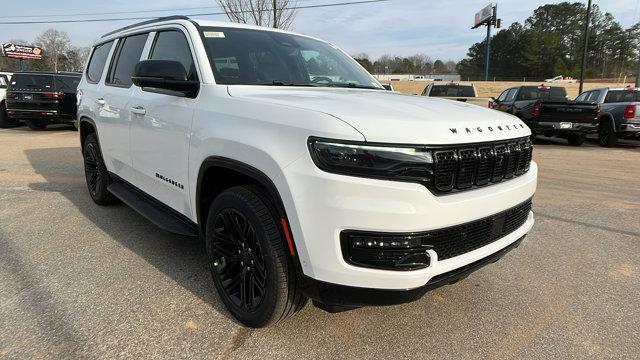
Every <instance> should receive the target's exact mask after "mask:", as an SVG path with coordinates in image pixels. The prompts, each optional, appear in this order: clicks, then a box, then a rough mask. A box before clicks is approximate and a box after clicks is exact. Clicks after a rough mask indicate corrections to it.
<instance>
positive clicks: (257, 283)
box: [205, 186, 307, 328]
mask: <svg viewBox="0 0 640 360" xmlns="http://www.w3.org/2000/svg"><path fill="white" fill-rule="evenodd" d="M280 224H281V221H280V218H279V216H278V214H277V212H276V211H275V208H274V207H273V205H272V204H271V201H270V200H269V198H268V197H266V196H265V195H264V194H263V193H262V191H261V189H260V188H258V187H255V186H240V187H233V188H230V189H228V190H225V191H224V192H222V193H221V194H220V195H219V196H218V197H217V198H216V199H215V200H214V201H213V203H212V204H211V207H210V209H209V214H208V216H207V226H206V233H205V243H206V248H207V256H208V259H209V265H210V268H211V274H212V277H213V282H214V284H215V286H216V289H217V290H218V294H219V295H220V298H221V299H222V302H223V303H224V304H225V306H226V307H227V309H228V310H229V312H230V313H231V314H232V315H233V316H234V317H235V318H236V319H237V320H238V321H240V322H241V323H243V324H244V325H246V326H249V327H255V328H258V327H263V326H267V325H269V324H273V323H276V322H278V321H281V320H284V319H285V318H287V317H289V316H291V315H293V314H294V313H296V312H297V311H298V310H300V309H302V307H303V306H304V304H305V303H306V301H307V298H306V297H305V296H304V295H303V294H302V292H301V291H300V289H299V288H298V286H297V284H296V274H295V270H294V265H293V263H292V261H291V260H290V258H289V257H288V255H287V252H286V250H285V239H284V237H283V234H282V232H281V231H280Z"/></svg>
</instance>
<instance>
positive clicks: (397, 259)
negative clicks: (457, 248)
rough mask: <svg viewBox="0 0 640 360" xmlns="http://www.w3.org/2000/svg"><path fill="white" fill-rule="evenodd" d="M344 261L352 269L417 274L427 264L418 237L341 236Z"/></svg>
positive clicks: (425, 248) (343, 234) (358, 234)
mask: <svg viewBox="0 0 640 360" xmlns="http://www.w3.org/2000/svg"><path fill="white" fill-rule="evenodd" d="M341 242H342V254H343V256H344V259H345V260H346V261H347V262H349V263H351V264H353V265H356V266H361V267H368V268H376V269H386V270H417V269H424V268H426V267H428V266H429V264H430V261H431V259H430V256H429V253H428V252H427V250H428V249H430V248H431V247H430V246H426V245H422V237H421V236H411V235H403V236H395V235H387V234H375V233H361V232H348V231H345V232H342V234H341Z"/></svg>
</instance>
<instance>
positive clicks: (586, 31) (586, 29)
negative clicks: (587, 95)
mask: <svg viewBox="0 0 640 360" xmlns="http://www.w3.org/2000/svg"><path fill="white" fill-rule="evenodd" d="M590 22H591V0H589V4H588V5H587V19H586V21H585V24H584V38H583V44H582V64H580V89H579V90H578V94H582V88H583V86H584V69H585V67H586V66H587V49H588V48H589V23H590ZM636 81H637V79H636Z"/></svg>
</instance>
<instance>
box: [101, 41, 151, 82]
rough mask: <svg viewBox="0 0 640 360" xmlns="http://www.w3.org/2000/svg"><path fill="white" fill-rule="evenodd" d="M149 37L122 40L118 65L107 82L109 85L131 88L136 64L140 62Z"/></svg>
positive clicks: (114, 67)
mask: <svg viewBox="0 0 640 360" xmlns="http://www.w3.org/2000/svg"><path fill="white" fill-rule="evenodd" d="M147 36H148V34H140V35H134V36H129V37H127V38H124V39H122V42H121V44H122V45H120V46H119V50H118V55H117V56H118V57H117V60H116V63H115V65H114V66H113V69H112V70H111V75H110V78H109V79H108V81H107V82H108V83H109V84H114V85H119V86H131V84H133V82H132V81H131V75H132V74H133V69H134V68H135V66H136V64H137V63H138V62H139V61H140V56H141V55H142V50H143V49H144V44H145V42H146V41H147Z"/></svg>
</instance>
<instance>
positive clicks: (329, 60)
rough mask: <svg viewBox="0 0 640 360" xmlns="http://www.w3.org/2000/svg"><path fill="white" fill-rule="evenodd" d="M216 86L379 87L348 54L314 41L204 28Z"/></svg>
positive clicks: (259, 32) (280, 34)
mask: <svg viewBox="0 0 640 360" xmlns="http://www.w3.org/2000/svg"><path fill="white" fill-rule="evenodd" d="M203 36H204V41H205V44H206V46H207V48H208V53H209V57H210V58H209V60H210V62H211V65H212V66H213V72H214V74H215V77H216V82H217V83H218V84H228V85H233V84H243V85H272V86H327V87H355V88H370V89H380V90H384V88H382V87H381V86H380V85H379V84H378V82H377V81H376V80H375V79H374V78H373V77H372V76H371V75H370V74H369V73H368V72H367V71H366V70H364V69H363V68H362V67H360V65H358V63H357V62H356V61H355V60H353V59H352V58H351V57H349V56H348V55H346V54H345V53H343V52H342V51H340V50H338V49H337V48H335V47H333V46H331V45H329V44H327V43H325V42H322V41H318V40H313V39H310V38H307V37H304V36H296V35H291V34H285V33H280V32H275V31H264V30H252V29H235V28H210V27H209V28H207V27H205V28H204V29H203Z"/></svg>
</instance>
